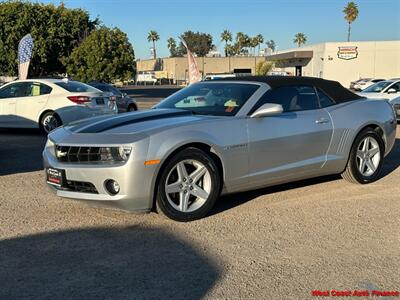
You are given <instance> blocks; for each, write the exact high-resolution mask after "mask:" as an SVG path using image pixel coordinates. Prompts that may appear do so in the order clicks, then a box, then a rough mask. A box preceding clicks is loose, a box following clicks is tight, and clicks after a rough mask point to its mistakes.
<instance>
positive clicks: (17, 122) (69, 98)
mask: <svg viewBox="0 0 400 300" xmlns="http://www.w3.org/2000/svg"><path fill="white" fill-rule="evenodd" d="M115 113H117V105H116V103H115V101H112V99H110V97H109V95H108V94H105V93H103V92H101V91H100V90H98V89H95V88H93V87H91V86H89V85H87V84H84V83H81V82H78V81H71V80H67V79H31V80H17V81H13V82H10V83H7V84H5V85H3V86H2V87H1V88H0V127H3V128H38V127H39V128H40V129H41V130H42V131H43V132H45V133H48V132H50V131H51V130H53V129H55V128H57V127H59V126H61V125H63V124H67V123H70V122H72V121H76V120H80V119H85V118H89V117H93V116H98V115H104V114H115Z"/></svg>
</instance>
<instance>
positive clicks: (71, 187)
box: [65, 180, 99, 194]
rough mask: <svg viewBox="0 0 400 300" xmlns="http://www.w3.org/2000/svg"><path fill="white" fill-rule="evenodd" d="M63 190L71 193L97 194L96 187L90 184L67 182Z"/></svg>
mask: <svg viewBox="0 0 400 300" xmlns="http://www.w3.org/2000/svg"><path fill="white" fill-rule="evenodd" d="M65 189H67V190H68V191H71V192H80V193H90V194H98V193H99V192H98V191H97V189H96V187H95V186H94V185H93V184H92V183H90V182H83V181H72V180H67V184H66V187H65Z"/></svg>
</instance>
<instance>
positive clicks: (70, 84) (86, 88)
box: [55, 81, 98, 93]
mask: <svg viewBox="0 0 400 300" xmlns="http://www.w3.org/2000/svg"><path fill="white" fill-rule="evenodd" d="M55 84H56V85H58V86H59V87H62V88H63V89H64V90H67V91H68V92H71V93H86V92H98V90H97V89H95V88H94V87H91V86H90V85H87V84H84V83H82V82H78V81H60V82H55Z"/></svg>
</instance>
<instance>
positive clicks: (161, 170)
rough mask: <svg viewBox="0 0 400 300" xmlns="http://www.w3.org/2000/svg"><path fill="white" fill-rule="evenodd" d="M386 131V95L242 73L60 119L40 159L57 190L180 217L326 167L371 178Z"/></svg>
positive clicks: (384, 148) (390, 116)
mask: <svg viewBox="0 0 400 300" xmlns="http://www.w3.org/2000/svg"><path fill="white" fill-rule="evenodd" d="M197 97H199V98H202V99H204V100H202V101H201V102H200V103H199V101H192V99H194V98H197ZM188 98H189V99H190V101H186V100H187V99H188ZM183 103H185V104H188V103H192V105H191V106H187V105H182V104H183ZM204 104H206V105H204ZM177 107H180V109H177ZM395 136H396V122H395V116H394V112H393V109H392V107H391V106H390V105H389V104H388V102H387V101H381V100H367V99H365V98H363V97H360V96H358V95H356V94H354V93H352V92H350V91H349V90H347V89H345V88H344V87H343V86H341V85H340V84H339V83H338V82H334V81H327V80H323V79H319V78H307V77H285V76H271V77H252V76H250V77H240V78H226V79H218V80H211V81H203V82H199V83H195V84H192V85H190V86H188V87H186V88H184V89H182V90H180V91H178V92H177V93H175V94H173V95H171V96H170V97H168V98H166V99H165V100H164V101H162V102H161V103H159V104H158V105H157V106H156V107H154V109H151V110H149V111H143V112H138V113H136V114H126V115H123V116H118V117H108V118H104V119H101V120H96V121H91V120H88V121H82V122H79V123H78V124H74V125H71V126H64V127H62V128H60V129H58V130H55V131H54V132H52V133H51V134H50V135H49V137H48V141H47V144H46V147H45V149H44V152H43V158H44V166H45V170H46V171H45V174H46V177H47V182H48V184H49V186H50V187H51V188H52V189H53V190H54V191H55V192H56V193H57V195H58V196H62V197H67V198H75V199H80V200H83V201H86V202H89V203H93V204H95V205H100V206H105V207H116V208H120V209H124V210H136V211H149V210H151V209H152V208H153V207H156V208H157V211H158V212H160V213H162V214H164V215H166V216H167V217H169V218H171V219H174V220H177V221H190V220H194V219H198V218H201V217H204V216H205V215H207V213H208V212H209V211H210V210H211V208H212V207H213V205H214V203H215V201H216V200H217V198H218V196H219V195H220V194H221V193H222V194H227V193H233V192H242V191H246V190H251V189H256V188H261V187H265V186H269V185H275V184H280V183H285V182H290V181H295V180H301V179H305V178H310V177H316V176H322V175H328V174H342V176H343V177H344V178H345V179H346V180H348V181H350V182H353V183H361V184H364V183H370V182H373V181H375V180H377V179H378V178H379V174H380V171H381V168H382V164H383V160H384V157H385V156H386V155H387V154H388V153H389V152H390V151H391V149H392V147H393V145H394V142H395ZM82 137H84V138H82Z"/></svg>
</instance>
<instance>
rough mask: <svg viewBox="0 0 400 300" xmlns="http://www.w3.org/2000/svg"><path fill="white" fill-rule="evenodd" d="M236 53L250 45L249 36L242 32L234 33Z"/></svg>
mask: <svg viewBox="0 0 400 300" xmlns="http://www.w3.org/2000/svg"><path fill="white" fill-rule="evenodd" d="M235 46H236V47H235V48H236V54H241V53H244V52H245V51H244V49H245V48H246V47H250V37H249V36H248V35H247V34H244V33H243V32H238V33H236V43H235Z"/></svg>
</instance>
